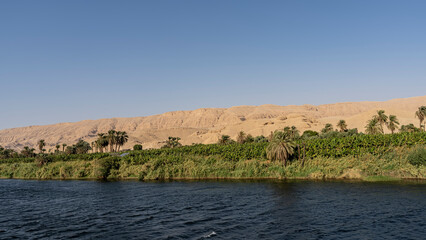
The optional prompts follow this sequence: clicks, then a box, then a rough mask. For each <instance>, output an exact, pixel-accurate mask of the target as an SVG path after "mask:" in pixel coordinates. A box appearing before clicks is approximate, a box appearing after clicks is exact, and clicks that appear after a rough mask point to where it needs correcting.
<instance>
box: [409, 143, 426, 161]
mask: <svg viewBox="0 0 426 240" xmlns="http://www.w3.org/2000/svg"><path fill="white" fill-rule="evenodd" d="M407 159H408V162H409V163H410V164H411V165H414V166H424V165H426V147H425V146H420V147H418V148H416V149H414V150H413V151H412V152H410V153H409V154H408V157H407Z"/></svg>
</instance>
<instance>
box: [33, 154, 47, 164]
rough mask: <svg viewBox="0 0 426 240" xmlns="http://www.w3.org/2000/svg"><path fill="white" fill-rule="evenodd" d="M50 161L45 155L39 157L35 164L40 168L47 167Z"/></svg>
mask: <svg viewBox="0 0 426 240" xmlns="http://www.w3.org/2000/svg"><path fill="white" fill-rule="evenodd" d="M50 161H51V159H49V157H48V156H46V155H44V154H43V155H39V156H37V157H36V158H35V160H34V162H35V164H37V166H39V167H42V166H44V165H46V164H47V163H48V162H50Z"/></svg>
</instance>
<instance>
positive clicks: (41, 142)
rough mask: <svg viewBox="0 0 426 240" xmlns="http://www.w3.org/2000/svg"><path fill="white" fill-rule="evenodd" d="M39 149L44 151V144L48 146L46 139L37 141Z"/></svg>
mask: <svg viewBox="0 0 426 240" xmlns="http://www.w3.org/2000/svg"><path fill="white" fill-rule="evenodd" d="M37 146H38V149H39V150H40V153H43V148H44V146H46V142H45V141H44V139H41V140H39V141H38V143H37Z"/></svg>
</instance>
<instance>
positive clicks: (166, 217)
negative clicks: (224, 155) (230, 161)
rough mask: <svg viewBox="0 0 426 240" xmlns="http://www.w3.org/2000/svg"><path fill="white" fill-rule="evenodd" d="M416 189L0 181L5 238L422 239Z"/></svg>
mask: <svg viewBox="0 0 426 240" xmlns="http://www.w3.org/2000/svg"><path fill="white" fill-rule="evenodd" d="M425 219H426V184H424V182H423V183H418V182H386V183H382V182H380V183H368V182H333V181H325V182H323V181H289V182H288V181H287V182H283V181H172V182H137V181H120V182H98V181H35V180H0V239H10V238H19V239H28V238H31V239H37V238H50V239H68V238H78V239H207V238H209V239H425V236H426V224H425Z"/></svg>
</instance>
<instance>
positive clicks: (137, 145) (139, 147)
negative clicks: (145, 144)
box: [133, 144, 142, 150]
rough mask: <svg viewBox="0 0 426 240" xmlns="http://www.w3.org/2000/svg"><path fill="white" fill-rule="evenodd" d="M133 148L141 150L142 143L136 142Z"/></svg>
mask: <svg viewBox="0 0 426 240" xmlns="http://www.w3.org/2000/svg"><path fill="white" fill-rule="evenodd" d="M133 150H142V145H140V144H136V145H135V146H133Z"/></svg>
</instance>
